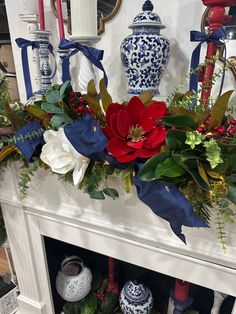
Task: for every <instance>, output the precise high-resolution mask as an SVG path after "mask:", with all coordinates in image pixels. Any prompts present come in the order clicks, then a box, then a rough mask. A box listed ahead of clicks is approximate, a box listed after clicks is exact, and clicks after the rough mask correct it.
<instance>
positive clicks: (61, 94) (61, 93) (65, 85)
mask: <svg viewBox="0 0 236 314" xmlns="http://www.w3.org/2000/svg"><path fill="white" fill-rule="evenodd" d="M69 85H70V81H65V82H64V83H63V84H62V85H61V87H60V97H61V98H62V99H63V98H64V93H65V90H66V89H67V87H68V86H69Z"/></svg>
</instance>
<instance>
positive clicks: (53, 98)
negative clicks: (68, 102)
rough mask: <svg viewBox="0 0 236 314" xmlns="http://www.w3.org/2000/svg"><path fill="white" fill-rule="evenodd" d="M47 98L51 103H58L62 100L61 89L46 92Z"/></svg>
mask: <svg viewBox="0 0 236 314" xmlns="http://www.w3.org/2000/svg"><path fill="white" fill-rule="evenodd" d="M46 100H47V102H49V103H57V102H59V101H61V100H62V97H61V95H60V91H59V90H51V91H48V92H47V94H46Z"/></svg>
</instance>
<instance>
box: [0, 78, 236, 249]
mask: <svg viewBox="0 0 236 314" xmlns="http://www.w3.org/2000/svg"><path fill="white" fill-rule="evenodd" d="M99 89H100V91H99V93H98V92H97V91H96V88H95V85H94V82H93V81H91V82H89V84H88V90H87V94H85V95H81V94H80V93H79V92H74V91H73V90H72V87H71V85H70V83H69V82H65V83H63V84H62V85H54V86H53V87H52V88H51V89H50V90H49V91H48V92H47V93H45V95H43V97H42V99H41V100H38V101H34V103H30V102H29V103H28V104H27V105H26V106H22V104H17V105H13V106H10V105H9V101H8V98H7V97H6V93H1V95H2V97H1V105H0V127H1V128H0V130H1V133H0V134H1V138H0V149H1V151H0V165H1V166H5V165H6V163H8V162H9V161H11V160H15V159H21V160H22V162H23V165H22V168H21V180H20V182H19V188H20V190H21V192H22V194H23V195H26V190H27V187H28V183H29V181H30V180H31V176H32V175H33V174H34V172H35V170H37V169H38V167H43V168H46V169H49V170H51V171H52V172H53V173H57V174H58V175H59V176H60V177H61V178H63V179H64V180H65V181H71V182H73V184H74V185H76V186H78V188H79V189H82V190H83V191H85V192H86V193H88V194H89V195H90V197H91V198H94V199H101V200H103V199H105V197H106V196H108V197H112V198H113V199H115V198H117V197H118V196H119V194H118V192H117V191H116V189H114V188H113V187H111V186H110V185H109V183H108V182H109V181H108V178H109V176H110V175H118V176H120V177H121V178H122V180H123V182H124V189H125V190H126V191H127V192H129V191H130V190H131V187H132V185H133V184H134V185H135V186H136V188H137V193H138V197H139V198H140V200H142V201H143V202H144V203H146V204H147V205H148V206H149V207H150V208H151V209H152V210H153V212H154V213H155V214H157V215H158V216H160V217H161V218H163V219H166V220H167V221H168V222H169V223H170V226H171V228H172V230H173V231H174V233H175V234H176V235H177V236H178V237H179V238H180V239H181V240H183V241H185V237H184V235H183V234H182V233H181V227H182V225H185V226H189V227H207V226H208V225H209V222H210V218H211V214H212V213H213V212H214V211H215V213H216V222H217V224H218V236H219V239H220V242H221V243H222V245H223V247H224V248H225V243H224V239H225V231H224V223H225V222H232V221H233V215H234V213H233V210H232V209H231V203H236V163H235V160H236V120H235V119H234V118H233V116H232V115H231V114H230V112H228V111H227V110H228V103H229V99H230V96H231V94H232V91H229V92H227V93H225V94H223V95H222V96H220V97H219V98H218V99H217V100H216V101H215V102H214V103H213V102H212V101H211V102H210V103H209V104H208V105H206V104H204V105H203V104H201V102H199V97H198V94H199V93H190V92H188V93H185V94H182V93H180V91H179V90H178V89H177V90H176V91H175V93H173V94H172V95H171V96H170V97H169V98H168V99H167V103H165V102H163V101H156V100H153V96H154V95H153V94H152V93H150V92H146V93H143V94H141V95H139V96H134V97H132V98H131V99H130V100H129V102H125V103H116V102H114V101H113V100H112V98H111V96H110V94H109V93H108V91H107V88H106V86H105V83H104V81H103V80H101V82H100V85H99ZM3 95H4V97H3ZM211 208H214V209H213V210H212V209H211Z"/></svg>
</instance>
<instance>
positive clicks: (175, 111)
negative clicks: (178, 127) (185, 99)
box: [168, 107, 198, 122]
mask: <svg viewBox="0 0 236 314" xmlns="http://www.w3.org/2000/svg"><path fill="white" fill-rule="evenodd" d="M168 112H169V113H170V115H179V114H184V115H186V116H190V117H192V118H193V120H194V121H195V122H197V121H198V116H197V114H196V113H195V112H194V111H192V110H189V109H186V108H183V107H171V108H170V109H169V110H168Z"/></svg>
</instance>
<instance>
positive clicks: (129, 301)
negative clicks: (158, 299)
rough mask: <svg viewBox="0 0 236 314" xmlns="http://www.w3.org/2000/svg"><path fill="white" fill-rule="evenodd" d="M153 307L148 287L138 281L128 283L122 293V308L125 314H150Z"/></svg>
mask: <svg viewBox="0 0 236 314" xmlns="http://www.w3.org/2000/svg"><path fill="white" fill-rule="evenodd" d="M152 306H153V297H152V293H151V291H150V290H149V288H148V287H146V286H144V285H143V284H139V283H137V282H136V281H134V282H132V281H128V282H126V284H125V285H124V287H123V289H122V291H121V293H120V307H121V310H122V312H123V313H124V314H149V313H150V312H151V309H152Z"/></svg>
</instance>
